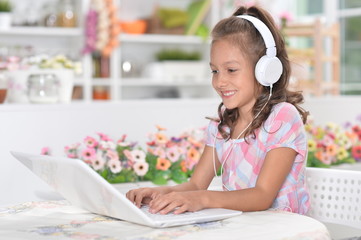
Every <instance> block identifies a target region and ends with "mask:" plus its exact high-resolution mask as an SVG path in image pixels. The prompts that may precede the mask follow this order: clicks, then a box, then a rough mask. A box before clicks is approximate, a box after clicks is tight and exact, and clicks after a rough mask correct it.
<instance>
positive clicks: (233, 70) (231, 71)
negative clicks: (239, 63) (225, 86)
mask: <svg viewBox="0 0 361 240" xmlns="http://www.w3.org/2000/svg"><path fill="white" fill-rule="evenodd" d="M236 71H237V69H232V68H230V69H228V72H230V73H234V72H236Z"/></svg>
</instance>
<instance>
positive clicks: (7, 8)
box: [0, 0, 12, 29]
mask: <svg viewBox="0 0 361 240" xmlns="http://www.w3.org/2000/svg"><path fill="white" fill-rule="evenodd" d="M11 10H12V6H11V4H10V2H9V1H8V0H0V29H8V28H9V27H10V26H11V16H12V13H11Z"/></svg>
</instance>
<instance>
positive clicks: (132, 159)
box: [123, 149, 134, 163]
mask: <svg viewBox="0 0 361 240" xmlns="http://www.w3.org/2000/svg"><path fill="white" fill-rule="evenodd" d="M123 153H124V155H125V157H126V158H127V159H128V161H129V162H131V163H133V162H134V158H133V155H132V153H131V152H130V151H129V150H128V149H125V150H124V151H123Z"/></svg>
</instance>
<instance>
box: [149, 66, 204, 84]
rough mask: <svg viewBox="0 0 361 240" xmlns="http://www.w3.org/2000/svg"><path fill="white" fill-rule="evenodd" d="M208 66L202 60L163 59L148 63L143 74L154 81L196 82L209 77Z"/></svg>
mask: <svg viewBox="0 0 361 240" xmlns="http://www.w3.org/2000/svg"><path fill="white" fill-rule="evenodd" d="M208 68H209V66H208V65H207V63H206V62H203V61H163V62H154V63H150V64H149V65H148V66H147V67H146V69H145V72H144V75H145V76H146V77H149V78H151V79H152V80H153V81H154V82H168V83H197V82H203V81H205V80H206V79H207V78H209V75H207V69H208ZM209 72H210V71H209Z"/></svg>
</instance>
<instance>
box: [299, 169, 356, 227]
mask: <svg viewBox="0 0 361 240" xmlns="http://www.w3.org/2000/svg"><path fill="white" fill-rule="evenodd" d="M306 181H307V186H308V190H309V192H310V198H311V208H310V211H309V213H308V216H310V217H312V218H315V219H317V220H320V221H322V222H328V223H336V224H342V225H347V226H351V227H355V228H358V229H361V171H352V170H338V169H327V168H306Z"/></svg>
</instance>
